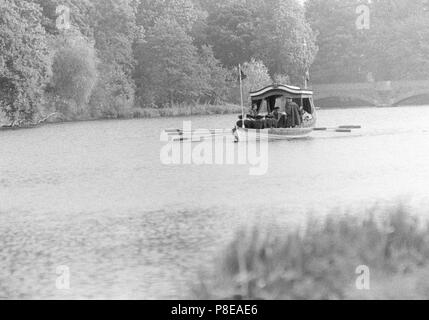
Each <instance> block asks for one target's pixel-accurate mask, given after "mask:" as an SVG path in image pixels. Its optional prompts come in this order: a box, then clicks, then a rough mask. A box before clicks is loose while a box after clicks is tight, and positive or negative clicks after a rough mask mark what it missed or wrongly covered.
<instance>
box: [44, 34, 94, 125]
mask: <svg viewBox="0 0 429 320" xmlns="http://www.w3.org/2000/svg"><path fill="white" fill-rule="evenodd" d="M57 45H58V44H57ZM96 83H97V57H96V53H95V49H94V46H93V44H92V43H90V42H89V41H88V40H87V39H86V38H85V37H83V36H81V35H80V33H78V32H77V34H76V35H75V36H71V35H68V36H66V37H64V38H63V39H62V41H61V43H60V44H59V45H58V49H57V50H56V53H55V55H54V62H53V65H52V81H51V85H50V88H51V91H52V93H53V94H54V101H55V102H56V103H58V102H60V101H61V102H62V103H58V105H59V106H63V108H62V109H61V110H58V109H57V110H58V111H60V112H62V113H63V114H64V115H66V116H67V117H74V116H76V115H79V114H82V113H83V112H84V111H85V107H86V105H87V104H88V102H89V98H90V96H91V93H92V91H93V88H94V86H95V84H96Z"/></svg>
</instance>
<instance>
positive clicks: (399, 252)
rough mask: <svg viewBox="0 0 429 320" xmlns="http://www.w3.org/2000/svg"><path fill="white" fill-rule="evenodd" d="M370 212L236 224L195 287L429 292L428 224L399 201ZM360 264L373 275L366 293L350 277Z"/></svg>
mask: <svg viewBox="0 0 429 320" xmlns="http://www.w3.org/2000/svg"><path fill="white" fill-rule="evenodd" d="M367 216H369V218H366V219H358V218H356V217H355V216H329V217H327V218H326V220H324V221H323V222H316V221H310V222H308V224H307V225H306V227H305V228H304V229H299V230H298V229H297V230H295V231H288V232H280V231H277V232H275V231H274V230H278V228H271V227H254V228H252V229H251V230H248V231H240V232H239V233H238V234H237V236H236V237H235V240H234V241H233V242H232V243H231V244H230V245H229V246H228V247H227V249H226V250H225V252H224V253H223V255H222V257H221V260H220V263H219V264H217V266H216V267H215V268H214V269H213V270H212V271H211V272H209V273H208V274H206V275H205V276H204V277H203V278H204V279H201V280H200V281H199V284H198V285H197V286H196V287H195V288H194V290H193V292H194V294H195V296H196V297H198V298H203V299H352V298H385V297H387V296H389V295H393V297H394V298H401V297H403V296H404V295H406V296H407V297H409V296H411V297H414V298H429V283H427V282H428V281H429V278H427V277H426V276H427V275H429V269H428V268H427V266H428V262H429V231H428V230H429V228H428V226H427V225H424V224H422V223H421V222H419V220H418V219H416V218H414V217H413V216H411V215H410V214H408V213H407V211H406V210H405V209H404V208H403V207H398V208H396V209H395V210H393V212H390V213H388V214H387V215H386V216H384V218H382V219H376V218H374V215H373V214H372V212H369V215H367ZM360 265H365V266H368V267H369V269H370V273H371V275H372V277H371V283H372V286H373V290H372V291H371V290H370V291H369V292H367V293H364V292H360V291H358V290H357V288H356V285H355V283H356V278H357V277H358V275H357V274H356V273H355V271H356V268H357V267H358V266H360ZM427 271H428V272H427ZM414 275H416V277H417V276H418V277H419V278H418V280H416V278H415V277H414ZM406 277H408V278H406ZM392 279H396V280H394V281H397V283H399V284H400V283H401V281H402V282H403V283H408V284H410V283H413V282H412V280H410V279H414V280H413V281H414V282H415V283H418V284H419V286H423V289H422V290H423V291H422V292H425V293H422V292H419V293H418V294H417V292H415V291H416V290H417V289H416V288H415V286H414V287H412V288H408V289H407V290H408V291H407V290H405V291H406V292H405V291H404V290H402V289H401V288H402V287H403V286H401V285H399V288H398V286H396V287H394V286H393V287H394V288H396V289H395V290H396V292H392V289H391V288H392V281H393V280H392ZM404 279H408V280H407V281H404ZM422 279H425V281H423V280H422ZM410 281H411V282H410ZM422 281H423V282H422ZM389 286H390V287H389ZM389 288H390V289H389ZM410 291H411V292H410ZM389 297H390V298H392V296H389Z"/></svg>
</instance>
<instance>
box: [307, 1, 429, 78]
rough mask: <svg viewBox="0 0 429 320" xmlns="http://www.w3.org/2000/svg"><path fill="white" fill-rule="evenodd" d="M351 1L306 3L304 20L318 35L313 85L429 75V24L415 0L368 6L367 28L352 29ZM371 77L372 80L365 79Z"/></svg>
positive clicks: (313, 68)
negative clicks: (428, 41) (368, 23)
mask: <svg viewBox="0 0 429 320" xmlns="http://www.w3.org/2000/svg"><path fill="white" fill-rule="evenodd" d="M356 7H357V4H356V1H354V0H344V1H338V0H309V1H307V2H306V12H307V19H308V21H309V23H310V24H311V27H312V28H313V29H314V30H315V31H316V32H317V33H318V34H319V36H318V41H317V44H318V46H319V48H320V50H319V54H318V55H317V58H316V60H315V62H314V64H313V66H312V74H313V79H314V81H316V82H357V81H366V80H367V79H368V78H374V79H375V80H376V81H383V80H401V79H414V80H418V79H424V78H427V76H428V75H429V65H428V63H429V58H427V57H428V46H427V43H426V41H425V40H424V39H427V37H428V36H429V35H428V32H429V22H428V19H427V14H426V12H425V11H424V10H423V9H424V7H423V2H422V1H420V0H414V1H406V0H379V1H373V2H372V3H371V4H369V9H370V29H369V30H358V29H357V28H356V19H357V17H358V16H357V14H356ZM370 75H371V76H370Z"/></svg>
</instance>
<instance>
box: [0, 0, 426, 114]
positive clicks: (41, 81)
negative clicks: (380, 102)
mask: <svg viewBox="0 0 429 320" xmlns="http://www.w3.org/2000/svg"><path fill="white" fill-rule="evenodd" d="M363 3H366V1H364V2H363ZM425 3H427V1H425V0H412V1H409V0H374V1H371V3H370V4H367V5H368V6H369V8H370V18H371V20H370V25H369V29H363V30H359V29H358V28H357V27H356V19H357V17H358V16H357V12H356V8H357V6H358V5H359V4H360V2H356V1H355V0H307V1H306V2H305V6H304V5H302V4H301V1H299V0H222V1H217V2H215V1H211V0H0V111H1V112H0V114H1V117H2V118H6V119H8V121H10V122H16V121H21V122H22V121H24V122H25V121H27V122H32V121H34V120H37V119H40V118H43V117H44V116H45V115H46V114H50V113H53V112H58V113H61V114H62V115H63V116H64V117H65V118H66V119H78V118H110V117H113V118H116V117H131V116H133V115H136V114H137V115H138V114H139V110H143V109H145V108H148V107H151V108H162V107H170V106H180V105H183V104H197V103H206V104H216V103H219V102H222V101H228V102H234V103H237V102H238V101H239V91H238V88H237V86H238V84H237V75H238V71H237V65H239V64H241V65H242V66H243V70H244V71H245V73H247V75H248V77H247V78H246V79H245V80H244V87H245V91H248V90H253V89H256V88H257V87H259V86H262V85H266V84H269V83H272V82H282V83H292V84H296V85H301V84H302V83H303V80H304V75H305V74H306V72H307V70H308V69H311V74H312V80H313V82H355V81H368V80H371V79H372V80H377V81H382V80H397V79H419V78H427V77H428V76H429V44H428V43H429V41H428V40H429V25H428V24H429V20H428V16H429V13H428V11H427V10H425V9H429V8H427V7H428V5H427V4H425ZM68 20H70V24H69V25H68V27H67V28H66V27H64V26H65V25H67V22H68Z"/></svg>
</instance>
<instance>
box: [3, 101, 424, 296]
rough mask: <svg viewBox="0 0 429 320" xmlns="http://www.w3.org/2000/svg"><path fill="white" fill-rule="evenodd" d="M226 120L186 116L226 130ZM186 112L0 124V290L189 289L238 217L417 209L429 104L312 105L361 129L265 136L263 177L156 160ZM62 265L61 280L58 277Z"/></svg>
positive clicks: (150, 292) (324, 120) (324, 122)
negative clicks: (62, 285) (400, 203)
mask: <svg viewBox="0 0 429 320" xmlns="http://www.w3.org/2000/svg"><path fill="white" fill-rule="evenodd" d="M235 118H236V116H234V115H229V116H212V117H201V118H192V121H193V126H194V127H195V128H201V127H203V128H230V127H232V123H233V122H234V121H235ZM183 120H186V119H180V118H174V119H156V120H132V121H106V122H87V123H71V124H61V125H51V126H45V127H42V128H39V129H34V130H22V131H11V132H0V152H1V154H0V242H1V243H0V298H28V299H31V298H59V299H61V298H119V299H121V298H131V299H135V298H138V299H152V298H167V299H169V298H186V295H187V294H188V289H189V283H190V282H191V281H192V280H193V279H195V278H196V273H197V271H198V270H201V268H204V267H209V266H210V265H211V264H212V263H213V261H212V260H213V259H216V257H217V254H218V252H219V250H220V249H221V248H223V247H224V245H225V244H226V243H228V241H229V240H230V238H231V237H232V236H233V234H234V232H235V231H236V230H237V228H239V227H242V226H246V225H248V224H252V223H263V222H266V221H270V220H273V219H274V220H276V221H278V222H279V223H284V224H288V225H291V224H296V223H299V222H301V221H302V219H303V217H306V213H308V212H312V214H313V215H316V216H317V215H323V214H325V213H326V212H327V211H329V210H332V209H335V208H344V209H348V208H355V209H356V208H362V207H367V206H371V205H373V204H374V203H375V202H377V201H378V202H382V203H388V204H389V203H392V202H394V201H397V200H398V199H402V200H404V199H405V200H406V201H407V203H408V204H409V205H410V206H412V207H413V208H415V209H416V211H418V212H419V213H421V214H423V215H424V214H425V211H424V210H425V208H426V207H427V204H428V200H429V196H428V189H429V188H428V186H429V107H400V108H389V109H387V108H386V109H376V108H368V109H349V110H326V111H319V125H321V126H333V125H339V124H360V125H362V126H363V129H362V130H359V131H357V132H355V133H353V134H344V133H326V132H324V133H323V132H322V133H314V135H313V136H312V138H310V139H305V140H300V141H294V142H287V141H282V142H273V143H270V144H269V167H268V172H267V174H266V175H264V176H260V177H259V176H250V175H249V167H248V166H239V165H237V166H231V165H224V166H220V165H213V166H196V165H179V166H165V165H163V164H162V163H161V161H160V150H161V148H162V147H163V146H164V145H165V143H163V142H160V133H161V131H162V130H163V129H165V128H177V127H181V126H182V121H183ZM234 147H235V148H237V145H235V146H234ZM61 265H66V266H68V267H69V268H70V272H71V275H70V276H71V278H70V279H71V288H70V290H68V291H61V290H57V289H56V286H55V283H56V279H57V275H56V268H57V267H58V266H61Z"/></svg>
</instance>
